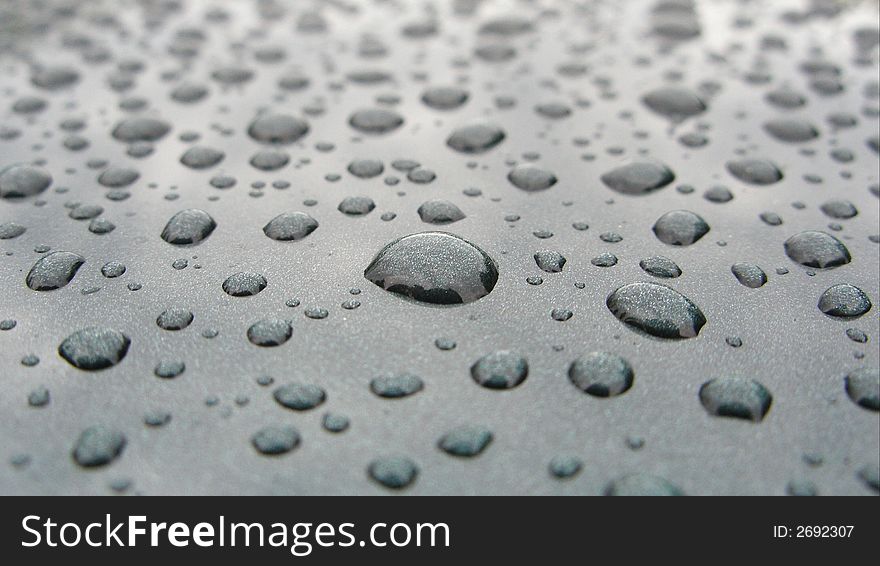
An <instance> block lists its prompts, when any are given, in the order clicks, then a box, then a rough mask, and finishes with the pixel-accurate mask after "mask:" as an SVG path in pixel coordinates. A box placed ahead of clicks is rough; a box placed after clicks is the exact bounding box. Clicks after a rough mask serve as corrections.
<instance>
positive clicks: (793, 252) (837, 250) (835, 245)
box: [785, 230, 852, 268]
mask: <svg viewBox="0 0 880 566" xmlns="http://www.w3.org/2000/svg"><path fill="white" fill-rule="evenodd" d="M785 254H786V255H787V256H788V257H789V258H791V259H792V261H795V262H797V263H800V264H801V265H805V266H807V267H818V268H830V267H837V266H839V265H845V264H847V263H849V262H850V260H851V259H852V258H851V257H850V255H849V250H848V249H847V248H846V246H845V245H843V242H841V241H840V240H838V239H837V238H835V237H834V236H832V235H830V234H826V233H825V232H817V231H815V230H807V231H805V232H800V233H798V234H795V235H794V236H792V237H791V238H789V239H788V240H786V241H785Z"/></svg>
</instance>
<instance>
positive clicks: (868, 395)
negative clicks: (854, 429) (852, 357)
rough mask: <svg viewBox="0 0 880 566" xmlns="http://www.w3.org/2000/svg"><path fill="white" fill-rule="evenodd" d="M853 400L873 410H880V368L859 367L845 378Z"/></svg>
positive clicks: (849, 394)
mask: <svg viewBox="0 0 880 566" xmlns="http://www.w3.org/2000/svg"><path fill="white" fill-rule="evenodd" d="M844 383H845V386H846V394H847V395H848V396H849V398H850V399H852V402H853V403H855V404H857V405H860V406H862V407H864V408H866V409H870V410H872V411H880V369H878V368H859V369H857V370H854V371H851V372H850V373H849V375H847V376H846V378H845V380H844Z"/></svg>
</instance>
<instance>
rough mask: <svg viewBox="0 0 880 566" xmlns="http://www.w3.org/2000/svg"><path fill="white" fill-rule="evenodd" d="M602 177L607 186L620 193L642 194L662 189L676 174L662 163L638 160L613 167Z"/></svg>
mask: <svg viewBox="0 0 880 566" xmlns="http://www.w3.org/2000/svg"><path fill="white" fill-rule="evenodd" d="M601 179H602V182H603V183H605V186H607V187H608V188H609V189H612V190H614V191H617V192H618V193H622V194H625V195H632V196H642V195H647V194H649V193H651V192H653V191H656V190H658V189H662V188H663V187H665V186H666V185H668V184H669V183H671V182H672V181H674V180H675V174H674V173H673V172H672V170H670V169H669V167H667V166H665V165H663V164H662V163H655V162H651V161H637V162H635V163H629V164H627V165H622V166H620V167H617V168H616V169H612V170H611V171H609V172H607V173H605V174H603V175H602V177H601Z"/></svg>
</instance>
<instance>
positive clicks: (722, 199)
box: [0, 0, 880, 495]
mask: <svg viewBox="0 0 880 566" xmlns="http://www.w3.org/2000/svg"><path fill="white" fill-rule="evenodd" d="M877 21H878V5H877V3H876V2H873V1H864V2H852V3H831V2H806V1H786V2H772V3H769V2H768V3H756V2H743V3H740V2H724V3H712V4H711V5H708V4H704V3H703V2H693V3H692V2H689V1H687V0H661V1H657V2H590V3H567V2H551V1H549V0H543V1H539V0H536V1H515V0H508V1H505V0H499V1H496V2H489V1H486V2H481V1H478V0H455V1H450V2H403V1H393V0H386V1H375V2H372V1H370V2H367V1H364V2H354V1H347V0H342V1H337V0H334V1H327V2H318V1H315V2H307V1H303V2H280V1H270V0H266V1H259V2H219V1H217V2H212V1H208V0H206V1H183V0H179V1H148V0H142V1H128V2H81V3H78V2H73V1H69V0H65V1H57V2H49V1H42V2H25V1H13V2H6V3H4V4H3V5H2V6H0V70H2V75H0V77H2V78H0V155H2V157H0V252H2V253H0V370H2V371H0V374H2V376H3V378H2V382H3V383H2V385H0V391H2V395H0V491H2V492H3V493H17V494H22V493H67V494H72V493H106V494H110V493H129V494H134V493H140V494H158V493H172V494H184V493H190V494H206V493H219V494H254V493H264V494H265V493H268V494H319V493H333V494H337V493H366V494H381V493H392V492H394V493H410V494H451V493H461V494H500V493H508V494H525V493H528V494H590V495H600V494H611V495H626V494H658V495H678V494H682V493H684V494H688V495H699V494H778V495H783V494H786V493H788V494H816V493H818V494H820V495H831V494H853V495H859V494H862V495H870V494H876V493H877V489H878V487H877V486H878V481H877V477H878V475H880V471H878V460H880V426H878V412H877V411H878V399H880V392H878V390H880V382H878V370H877V368H878V365H880V359H878V358H880V355H878V348H877V342H876V341H877V339H878V334H880V318H878V311H877V307H876V305H877V300H878V295H880V288H878V287H880V284H878V270H880V261H878V256H880V249H878V247H880V246H878V243H880V236H878V234H880V226H878V223H880V220H878V219H880V212H878V194H880V188H878V187H880V185H878V183H880V180H878V177H880V175H878V118H880V82H878V61H880V49H878V45H880V32H878V24H877Z"/></svg>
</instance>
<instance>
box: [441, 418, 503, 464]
mask: <svg viewBox="0 0 880 566" xmlns="http://www.w3.org/2000/svg"><path fill="white" fill-rule="evenodd" d="M493 438H494V437H493V435H492V431H491V430H489V429H488V428H486V427H484V426H479V425H464V426H460V427H457V428H454V429H453V430H451V431H449V432H447V433H446V434H444V435H443V437H442V438H441V439H440V441H439V442H438V443H437V445H438V446H439V447H440V449H441V450H443V451H444V452H446V453H447V454H450V455H452V456H459V457H461V458H473V457H474V456H477V455H479V454H480V453H481V452H482V451H483V450H485V449H486V448H487V447H488V446H489V444H491V442H492V439H493Z"/></svg>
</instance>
